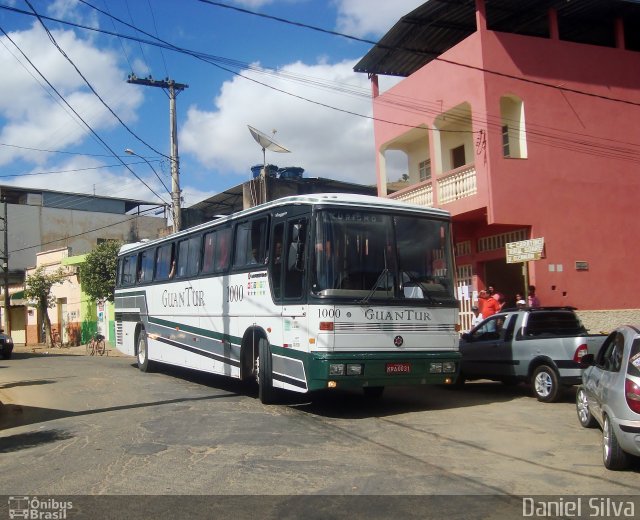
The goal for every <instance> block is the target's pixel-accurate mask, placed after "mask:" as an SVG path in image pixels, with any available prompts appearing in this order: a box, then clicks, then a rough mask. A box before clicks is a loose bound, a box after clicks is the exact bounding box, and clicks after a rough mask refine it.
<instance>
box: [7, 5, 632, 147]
mask: <svg viewBox="0 0 640 520" xmlns="http://www.w3.org/2000/svg"><path fill="white" fill-rule="evenodd" d="M80 2H82V3H83V4H85V5H87V6H89V7H91V8H93V9H94V10H96V11H98V12H100V13H102V14H104V15H105V16H108V17H109V18H111V19H115V20H117V21H119V22H120V23H122V24H123V25H126V26H129V27H131V28H133V29H134V30H136V31H138V32H141V33H142V34H146V35H148V36H150V37H151V38H153V39H154V40H158V41H160V42H162V43H160V44H159V43H157V42H156V41H149V40H144V39H140V38H137V37H133V36H128V35H122V34H119V33H114V32H110V31H105V30H101V29H96V28H95V27H88V26H84V25H80V24H76V23H73V22H68V21H65V20H60V19H55V18H51V17H47V16H44V15H41V17H42V18H45V19H48V20H52V21H55V22H58V23H61V24H65V25H70V26H73V27H77V28H80V29H85V30H88V31H94V32H100V33H103V34H107V35H111V36H115V37H118V38H125V39H130V40H133V41H140V42H142V43H145V44H147V45H153V46H157V47H160V48H165V49H169V50H173V51H174V52H179V53H182V54H187V55H190V56H192V57H195V58H197V59H199V60H201V61H204V62H206V63H208V64H210V65H213V66H216V67H218V68H220V69H221V70H225V71H226V72H229V73H231V74H233V75H238V76H240V77H243V78H244V79H247V80H249V81H252V82H255V83H257V84H259V85H262V86H265V87H267V88H270V89H273V90H276V91H279V92H281V93H283V94H285V95H289V96H292V97H297V98H299V99H301V100H303V101H307V102H310V103H313V104H317V105H319V106H323V107H326V108H329V109H332V110H337V111H341V112H344V113H347V114H350V115H354V116H356V117H361V118H367V119H370V120H374V121H380V122H386V123H389V124H393V125H401V126H406V127H410V128H421V127H416V126H415V125H409V124H404V123H398V122H395V121H386V120H381V119H379V118H376V117H373V116H367V115H363V114H359V113H356V112H353V111H348V110H343V109H339V108H337V107H334V106H332V105H328V104H326V103H320V102H316V101H314V100H311V99H308V98H305V97H303V96H297V95H296V94H292V93H290V92H288V91H286V90H284V89H278V88H276V87H272V86H271V85H267V84H265V83H263V82H260V81H258V80H255V79H252V78H248V77H247V76H245V75H242V74H239V73H237V72H235V71H233V70H229V69H228V68H227V67H223V66H221V65H219V64H218V63H217V62H218V61H220V62H222V63H227V64H229V65H232V66H236V67H244V68H248V69H250V70H253V71H255V72H258V73H264V74H267V73H268V72H267V69H263V68H257V67H254V66H251V65H249V64H246V63H242V62H239V61H236V60H231V59H228V58H221V57H218V56H212V55H209V54H206V53H201V52H198V51H192V50H189V49H184V48H181V47H177V46H175V45H172V44H170V43H168V42H164V41H163V40H160V39H159V38H157V37H155V36H153V35H150V34H149V33H146V32H145V31H142V30H141V29H138V28H136V27H133V26H131V25H130V24H128V23H127V22H125V21H123V20H120V19H118V18H117V17H114V16H113V15H111V14H110V13H107V12H105V11H103V10H101V9H99V8H97V7H95V6H93V5H92V4H90V3H89V2H87V1H85V0H80ZM207 3H210V2H207ZM218 4H220V6H223V5H222V3H220V2H217V3H212V5H218ZM224 7H228V8H229V9H234V10H238V11H241V12H245V11H246V12H247V13H248V14H254V15H256V16H263V17H266V18H269V17H270V15H262V14H260V13H255V12H253V11H249V10H246V9H241V8H235V7H234V6H227V5H226V4H224ZM0 8H3V9H7V10H11V11H15V12H18V13H20V14H26V15H28V16H33V13H30V12H27V11H23V10H20V9H16V8H12V7H8V6H2V5H0ZM273 18H274V19H276V20H278V21H282V22H284V23H292V24H293V25H299V26H306V24H299V23H297V22H290V21H288V20H285V19H279V18H276V17H273ZM309 28H311V29H314V30H318V31H320V32H326V33H329V34H334V33H336V32H335V31H327V30H324V29H321V28H315V27H313V26H309ZM336 35H340V36H344V37H349V38H351V39H355V40H361V41H363V42H365V43H370V44H376V42H373V41H370V40H364V39H361V38H356V37H351V36H350V35H344V34H342V33H336ZM405 50H407V49H405ZM451 63H452V64H453V65H461V66H465V64H459V63H457V62H451ZM478 70H482V71H485V70H484V69H481V68H478ZM485 72H491V71H488V70H486V71H485ZM272 74H273V75H280V76H284V77H287V75H286V74H281V73H279V72H277V71H274V72H273V73H272ZM507 76H508V75H507ZM510 77H512V78H513V79H517V80H522V81H529V80H527V79H526V78H520V77H516V76H510ZM292 78H293V79H295V75H292V74H289V75H288V79H292ZM298 81H300V82H305V81H306V82H309V83H312V84H314V86H319V85H320V84H319V82H318V81H317V80H316V81H315V82H314V81H313V80H308V79H305V78H303V79H299V80H298ZM324 85H325V87H326V88H332V89H333V90H339V89H337V88H335V87H332V86H331V85H329V84H327V82H324ZM543 85H544V86H546V87H549V88H556V89H560V90H568V91H571V89H566V88H563V87H558V86H557V85H550V84H543ZM342 91H343V92H344V90H342ZM348 92H351V93H355V94H356V95H361V96H362V95H363V94H361V93H360V92H361V90H360V91H355V90H353V89H351V90H350V91H348ZM575 92H576V93H578V94H585V95H591V94H590V93H586V92H584V91H575ZM600 97H603V98H604V99H606V100H608V101H619V102H623V103H629V104H634V105H640V103H634V102H630V101H627V100H622V99H618V98H613V97H608V96H600ZM367 98H370V96H368V95H367ZM385 98H386V99H385V100H381V102H383V103H385V104H390V105H394V106H400V107H403V109H405V110H409V111H412V112H416V113H425V112H426V113H429V112H431V113H433V114H437V113H441V111H440V112H437V111H436V109H433V110H429V109H428V108H426V105H424V104H423V105H420V102H416V100H414V99H410V98H407V101H406V102H405V101H402V99H403V96H395V95H391V94H386V95H385ZM388 98H392V99H391V100H389V99H388ZM396 99H397V100H396ZM416 108H417V110H416ZM449 113H450V112H448V114H449ZM486 117H487V120H486V121H483V120H481V119H479V118H474V119H473V120H474V121H476V122H481V123H482V124H487V125H488V126H489V127H491V126H494V127H495V128H498V129H499V127H500V126H501V124H500V123H499V121H500V120H499V118H498V117H497V116H490V115H489V114H487V115H486ZM492 117H495V118H496V122H495V123H492V122H491V118H492ZM424 130H427V128H424ZM440 131H443V130H440ZM451 131H452V130H449V132H451ZM559 131H561V132H563V133H569V134H571V132H567V131H565V130H559ZM453 132H458V133H471V132H472V131H471V130H453ZM532 134H533V133H532ZM539 135H540V136H541V138H545V137H548V138H549V139H552V140H553V141H551V142H552V143H553V144H554V145H557V144H558V143H557V141H556V139H557V137H556V136H544V134H541V133H539ZM575 135H579V136H581V137H590V138H592V139H598V140H605V141H612V142H617V143H619V141H618V140H610V139H607V138H602V137H599V136H584V134H575ZM538 142H541V143H542V144H548V143H545V142H543V141H538ZM578 144H579V142H578ZM625 144H629V145H631V146H638V144H636V143H625ZM582 151H586V152H593V150H592V148H591V144H587V145H585V148H584V149H583V150H582ZM627 152H628V151H627ZM630 153H635V152H633V151H631V152H630Z"/></svg>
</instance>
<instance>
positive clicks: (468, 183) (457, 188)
mask: <svg viewBox="0 0 640 520" xmlns="http://www.w3.org/2000/svg"><path fill="white" fill-rule="evenodd" d="M437 182H438V204H439V205H440V206H442V205H443V204H447V203H448V202H453V201H456V200H460V199H464V198H466V197H472V196H473V195H475V194H476V193H478V188H477V183H476V166H475V164H466V165H465V166H461V167H460V168H456V169H455V170H451V171H448V172H446V173H444V174H443V175H442V176H440V177H438V180H437Z"/></svg>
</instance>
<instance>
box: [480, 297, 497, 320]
mask: <svg viewBox="0 0 640 520" xmlns="http://www.w3.org/2000/svg"><path fill="white" fill-rule="evenodd" d="M501 308H502V306H501V305H500V295H499V294H497V293H493V294H492V295H491V296H489V298H487V299H486V300H485V302H484V305H483V306H482V316H483V317H484V318H488V317H489V316H492V315H493V314H495V313H496V312H500V309H501Z"/></svg>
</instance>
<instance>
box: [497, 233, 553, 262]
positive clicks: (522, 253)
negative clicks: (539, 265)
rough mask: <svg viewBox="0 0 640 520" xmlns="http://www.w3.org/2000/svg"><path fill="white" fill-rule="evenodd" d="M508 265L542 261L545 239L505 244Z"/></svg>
mask: <svg viewBox="0 0 640 520" xmlns="http://www.w3.org/2000/svg"><path fill="white" fill-rule="evenodd" d="M505 249H506V253H507V263H508V264H515V263H518V262H530V261H531V260H540V259H541V258H542V253H543V251H544V238H532V239H531V240H521V241H519V242H507V243H506V244H505Z"/></svg>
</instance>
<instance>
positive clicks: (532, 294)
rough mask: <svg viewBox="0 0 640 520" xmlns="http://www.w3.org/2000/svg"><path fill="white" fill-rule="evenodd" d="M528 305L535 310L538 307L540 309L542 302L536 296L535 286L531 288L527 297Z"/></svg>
mask: <svg viewBox="0 0 640 520" xmlns="http://www.w3.org/2000/svg"><path fill="white" fill-rule="evenodd" d="M527 303H528V304H529V307H531V308H532V309H535V308H536V307H540V300H539V299H538V297H537V296H536V287H535V285H530V286H529V296H528V297H527Z"/></svg>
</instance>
